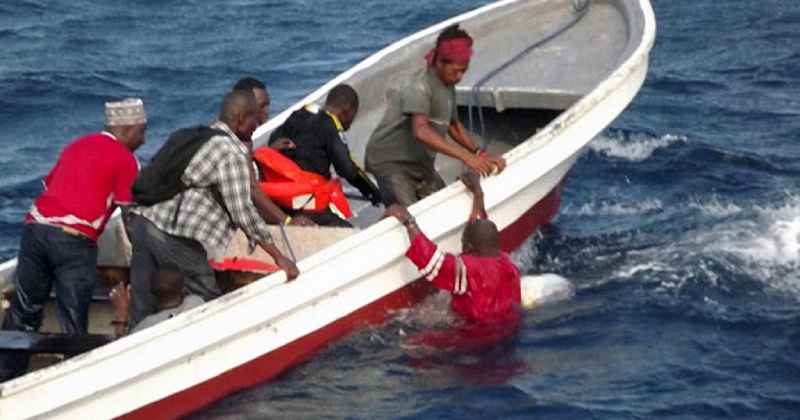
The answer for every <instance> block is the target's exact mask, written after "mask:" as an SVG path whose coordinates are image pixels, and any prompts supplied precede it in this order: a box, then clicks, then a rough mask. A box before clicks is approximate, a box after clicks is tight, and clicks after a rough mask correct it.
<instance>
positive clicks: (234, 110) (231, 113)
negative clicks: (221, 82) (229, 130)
mask: <svg viewBox="0 0 800 420" xmlns="http://www.w3.org/2000/svg"><path fill="white" fill-rule="evenodd" d="M255 110H256V97H255V96H253V91H252V90H250V89H247V90H232V91H230V92H229V93H228V94H227V95H225V97H224V98H222V105H220V109H219V120H220V121H222V122H224V123H225V124H228V126H229V127H232V126H233V124H234V123H235V122H236V120H237V118H239V116H240V115H242V114H244V113H246V112H250V111H255Z"/></svg>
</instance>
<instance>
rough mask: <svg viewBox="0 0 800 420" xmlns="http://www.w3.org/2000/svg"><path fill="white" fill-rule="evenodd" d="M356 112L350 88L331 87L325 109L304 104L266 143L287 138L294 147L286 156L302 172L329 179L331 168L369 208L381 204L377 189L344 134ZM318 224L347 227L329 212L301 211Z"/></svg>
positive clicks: (356, 97)
mask: <svg viewBox="0 0 800 420" xmlns="http://www.w3.org/2000/svg"><path fill="white" fill-rule="evenodd" d="M357 113H358V94H357V93H356V91H355V89H353V88H352V87H351V86H350V85H347V84H340V85H337V86H334V87H333V89H331V91H330V92H328V96H327V98H326V99H325V106H324V107H323V108H322V109H319V107H317V106H313V105H308V106H305V107H304V108H302V109H299V110H297V111H295V112H293V113H292V115H291V116H289V118H288V119H287V120H286V122H285V123H284V124H283V125H281V126H280V127H279V128H278V129H277V130H275V131H274V132H273V133H272V135H271V136H270V144H271V145H272V144H275V143H276V142H280V141H283V139H287V138H288V139H291V140H292V141H293V143H294V145H295V148H294V150H293V153H291V154H288V155H289V157H291V158H292V160H294V161H295V162H296V163H297V164H298V166H300V168H302V169H303V170H304V171H308V172H314V173H317V174H320V175H322V176H323V177H325V178H326V179H330V178H331V165H333V167H334V169H336V174H338V175H339V176H341V177H342V178H344V179H346V180H347V182H349V183H350V185H352V186H354V187H356V188H358V190H359V191H360V192H361V194H362V195H363V196H364V197H366V198H367V199H368V200H369V201H370V202H372V204H373V205H378V204H379V203H380V202H381V195H380V192H379V190H378V187H377V186H375V184H374V183H373V182H372V180H370V179H369V177H368V176H367V174H366V173H365V172H364V171H363V170H362V169H361V168H359V167H358V165H357V164H356V163H355V162H353V159H352V158H351V156H350V149H349V148H348V147H347V143H346V141H347V140H346V138H345V136H344V133H345V132H346V131H347V130H349V129H350V126H351V125H352V124H353V120H355V118H356V114H357ZM302 214H305V215H306V216H308V217H309V218H310V219H311V220H313V221H315V222H316V223H319V224H320V225H328V226H345V227H349V226H350V224H349V223H348V222H347V221H345V220H343V219H341V218H340V217H339V216H337V215H336V214H334V213H333V212H331V211H330V210H328V211H326V212H323V213H314V212H303V213H302Z"/></svg>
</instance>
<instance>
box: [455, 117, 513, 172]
mask: <svg viewBox="0 0 800 420" xmlns="http://www.w3.org/2000/svg"><path fill="white" fill-rule="evenodd" d="M448 133H449V134H450V137H452V138H453V140H455V141H456V143H458V144H460V145H462V146H464V148H465V149H467V150H469V151H470V153H472V154H475V155H480V156H484V157H485V158H486V159H488V160H489V161H490V162H491V163H492V165H493V166H494V167H495V168H497V173H500V172H503V170H504V169H505V168H506V160H505V159H503V158H502V157H500V156H495V155H492V154H490V153H488V152H486V151H481V150H480V148H479V147H478V145H477V143H476V142H475V140H474V139H473V138H472V136H470V135H469V134H468V131H467V129H466V128H464V124H461V121H458V120H455V121H453V122H452V123H451V124H450V127H449V128H448Z"/></svg>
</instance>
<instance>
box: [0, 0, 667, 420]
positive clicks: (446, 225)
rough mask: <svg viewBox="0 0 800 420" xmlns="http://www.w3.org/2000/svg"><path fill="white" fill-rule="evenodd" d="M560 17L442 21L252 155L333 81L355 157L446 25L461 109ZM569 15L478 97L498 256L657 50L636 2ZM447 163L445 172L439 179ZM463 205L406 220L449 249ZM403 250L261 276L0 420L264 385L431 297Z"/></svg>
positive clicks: (534, 223)
mask: <svg viewBox="0 0 800 420" xmlns="http://www.w3.org/2000/svg"><path fill="white" fill-rule="evenodd" d="M578 3H584V2H578ZM574 4H575V3H573V2H569V1H560V0H550V1H546V0H538V1H522V0H506V1H500V2H497V3H494V4H490V5H488V6H485V7H482V8H480V9H477V10H475V11H472V12H469V13H466V14H463V15H461V16H458V17H456V18H453V19H450V20H448V21H445V22H442V23H440V24H438V25H435V26H433V27H431V28H428V29H426V30H424V31H421V32H419V33H416V34H414V35H411V36H409V37H407V38H405V39H403V40H401V41H399V42H397V43H394V44H392V45H390V46H389V47H387V48H385V49H383V50H381V51H380V52H378V53H376V54H374V55H373V56H371V57H369V58H367V59H366V60H364V61H363V62H361V63H359V64H358V65H356V66H355V67H353V68H352V69H350V70H348V71H347V72H345V73H343V74H342V75H340V76H339V77H337V78H335V79H333V80H331V81H330V82H329V83H327V84H325V85H324V86H322V87H321V88H320V89H318V90H317V91H315V92H314V93H312V94H310V95H309V96H308V97H306V98H305V99H304V100H302V101H300V102H298V103H297V104H295V105H294V106H293V107H292V108H291V109H289V110H287V111H285V112H283V113H282V114H280V115H279V116H277V117H276V118H275V119H273V120H272V121H270V122H269V123H268V124H267V125H265V126H264V127H261V128H260V129H259V131H258V132H257V135H259V136H261V137H260V138H261V140H262V142H263V139H264V136H265V135H266V134H268V133H269V132H270V131H271V130H273V129H274V128H275V127H277V126H278V125H279V124H280V123H282V121H283V120H285V118H286V117H287V116H288V115H289V113H290V112H291V111H292V110H294V109H297V108H299V107H300V106H302V105H303V104H304V103H308V102H320V101H321V100H322V98H324V95H325V94H326V92H327V91H328V90H329V89H330V88H331V87H333V86H334V85H336V84H338V83H342V82H347V83H351V84H352V85H353V86H355V87H356V89H357V90H358V92H359V95H360V96H361V98H362V107H361V109H362V111H361V114H360V115H359V119H357V120H356V124H354V126H353V128H352V129H351V133H350V137H351V138H352V139H354V140H353V143H351V148H353V149H354V151H355V152H356V154H362V153H363V148H364V142H365V141H366V138H368V135H369V133H370V132H371V131H372V130H373V129H374V127H375V125H376V124H377V122H378V120H379V119H380V116H381V115H382V112H383V109H384V104H383V102H382V101H383V99H382V98H383V92H384V90H385V87H386V84H387V78H389V77H390V76H389V75H397V74H401V73H402V72H404V71H408V70H410V69H412V68H414V67H418V66H419V65H420V64H421V59H420V57H422V55H424V52H425V51H426V50H427V49H428V48H430V46H431V44H432V42H433V39H434V38H435V36H436V34H437V33H438V32H439V31H441V30H442V29H443V28H444V27H446V26H448V25H450V24H453V23H457V22H460V23H462V26H463V27H464V28H465V29H467V31H469V32H470V33H472V34H473V35H474V36H475V38H476V46H475V49H476V56H475V60H474V64H473V68H472V69H471V70H470V72H469V73H468V77H466V78H465V80H464V81H463V83H462V85H461V86H459V88H458V98H459V103H460V105H462V106H464V107H465V106H466V105H468V104H469V102H470V101H471V100H473V99H472V98H473V92H472V87H473V84H475V83H476V82H477V81H478V80H479V79H480V78H481V77H482V75H483V74H485V73H486V72H488V71H490V67H492V65H491V63H495V64H499V63H503V62H505V61H507V60H508V59H509V58H510V57H513V56H515V55H517V54H518V53H519V52H520V51H523V50H524V49H525V48H526V46H529V45H531V44H533V43H535V42H536V41H537V39H539V38H537V37H540V36H547V34H548V33H551V32H553V31H557V30H558V27H559V25H563V24H564V22H569V20H570V19H571V18H572V17H573V16H574V13H576V9H580V10H582V9H581V8H580V7H575V5H574ZM578 6H580V4H578ZM582 13H585V16H583V17H582V18H581V20H580V22H577V23H575V24H574V25H573V26H572V27H571V28H569V30H567V31H565V32H564V33H563V34H561V35H559V36H557V37H555V38H553V39H552V41H550V42H548V43H546V44H544V45H542V46H541V48H539V49H535V50H533V51H532V52H530V54H529V55H525V56H524V57H523V58H522V59H520V60H519V61H518V62H516V63H514V64H513V66H511V67H510V68H509V69H508V70H506V72H505V73H501V74H500V75H498V76H497V77H495V78H493V79H492V80H490V81H488V82H487V83H486V84H485V85H484V86H482V87H480V88H479V89H478V90H477V91H476V93H477V95H478V97H479V102H480V104H481V105H482V106H483V112H484V117H485V119H486V122H487V125H486V126H487V131H486V133H485V136H484V139H485V140H486V141H487V142H488V143H489V148H490V150H491V149H492V148H494V149H495V150H499V151H505V150H507V152H506V153H505V157H506V159H507V161H508V168H507V169H506V171H504V172H503V173H502V174H500V175H498V176H494V177H490V178H488V179H487V180H486V181H485V183H484V190H485V195H486V203H487V208H488V209H489V213H490V215H491V218H492V219H493V220H494V221H495V222H496V223H497V224H498V226H499V227H500V228H501V229H502V240H503V246H504V248H505V249H507V250H513V249H515V248H517V247H518V246H520V245H521V244H522V243H523V242H524V241H525V240H526V239H527V238H528V237H529V236H530V235H531V234H532V233H533V232H534V231H535V229H536V228H537V227H538V226H540V225H542V224H544V223H547V222H548V221H550V220H551V219H552V218H553V217H554V215H555V214H556V211H557V208H558V205H559V202H560V184H561V183H562V181H563V180H564V177H565V176H566V174H567V172H568V171H569V169H570V168H571V167H572V165H573V164H574V163H575V161H576V159H577V158H578V157H579V155H580V152H581V151H582V149H583V148H584V147H585V146H586V144H587V143H588V142H589V141H590V140H591V139H592V138H593V137H594V136H596V135H597V134H598V133H599V132H600V131H601V130H603V129H604V128H605V127H606V126H607V125H608V124H609V123H610V122H611V121H612V120H613V119H614V118H615V117H616V116H617V115H618V114H619V113H620V112H622V110H623V109H624V108H625V107H626V106H627V105H628V103H630V101H631V100H632V98H633V97H634V96H635V94H636V92H637V91H638V89H639V88H640V87H641V85H642V83H643V81H644V78H645V75H646V71H647V65H648V54H649V51H650V49H651V48H652V45H653V41H654V37H655V20H654V16H653V12H652V9H651V7H650V4H649V2H648V0H605V1H595V2H589V4H588V9H587V10H586V11H585V12H582ZM498 45H502V46H503V48H499V47H498ZM602 51H605V53H603V52H602ZM482 72H483V73H482ZM489 106H491V108H490V107H489ZM546 109H555V110H562V109H565V110H564V111H563V112H561V113H560V114H559V115H558V116H557V117H556V118H555V119H552V121H549V123H546V125H544V127H540V125H539V124H538V123H537V119H541V117H540V116H541V114H542V113H544V114H547V113H546V112H544V111H542V110H546ZM499 111H502V112H499ZM552 115H555V114H552ZM548 119H549V118H548ZM538 128H541V129H540V130H539V131H538V132H537V129H538ZM447 165H448V163H447V162H446V161H445V162H443V170H445V171H447ZM451 172H452V171H451ZM450 177H451V179H452V175H451V176H450ZM470 203H471V197H470V195H469V194H468V193H467V192H466V191H465V189H464V187H463V185H461V184H460V183H452V184H451V185H449V186H448V187H447V188H445V189H444V190H442V191H439V192H438V193H436V194H434V195H432V196H430V197H428V198H426V199H425V200H422V201H421V202H419V203H417V204H415V205H414V206H412V207H411V211H412V213H413V214H415V216H416V218H417V220H418V223H419V224H420V226H421V227H422V229H423V230H424V231H425V232H427V233H428V235H429V236H430V237H432V238H433V239H435V240H436V242H437V243H438V244H439V245H440V246H442V247H444V248H445V249H448V250H453V251H455V250H458V249H459V245H460V244H459V236H460V231H461V229H462V228H463V225H464V223H465V221H466V219H467V213H468V211H469V208H470ZM110 243H112V245H109V246H113V241H111V242H110ZM407 246H408V239H407V237H406V234H405V231H404V229H403V227H402V226H401V225H400V224H399V223H398V222H397V221H395V220H393V219H386V220H382V221H379V222H378V223H375V224H373V225H372V226H370V227H368V228H367V229H365V230H362V231H360V232H358V233H356V234H354V235H352V236H349V237H347V238H345V239H343V240H341V241H339V242H337V243H335V244H334V245H332V246H329V247H327V248H325V249H323V250H321V251H319V252H317V253H315V254H313V255H311V256H309V257H307V258H305V259H303V260H302V261H300V263H299V268H300V270H301V273H302V275H301V276H300V278H298V279H297V280H296V281H294V282H291V283H285V282H284V281H285V278H284V276H283V274H282V273H276V274H273V275H271V276H269V277H266V278H264V279H261V280H259V281H257V282H255V283H253V284H250V285H249V286H247V287H244V288H241V289H238V290H235V291H233V292H230V293H229V294H226V295H225V296H223V297H221V298H219V299H216V300H214V301H212V302H209V303H207V304H205V305H203V306H201V307H199V308H196V309H194V310H192V311H190V312H187V313H185V314H181V315H180V316H177V317H175V318H173V319H170V320H168V321H165V322H163V323H161V324H158V325H156V326H154V327H152V328H149V329H146V330H144V331H142V332H140V333H137V334H133V335H130V336H128V337H125V338H123V339H120V340H117V341H115V342H112V343H110V344H108V345H106V346H103V347H100V348H97V349H95V350H93V351H90V352H88V353H85V354H83V355H80V356H77V357H74V358H71V359H68V360H66V361H64V362H61V363H59V364H57V365H54V366H51V367H48V368H44V369H41V370H38V371H34V372H31V373H29V374H27V375H25V376H23V377H21V378H17V379H15V380H12V381H9V382H6V383H3V384H0V416H2V417H3V418H28V417H61V418H80V417H85V416H86V414H87V413H91V415H92V416H93V417H103V418H105V417H118V416H124V417H131V418H146V417H150V416H157V417H159V418H163V417H174V416H178V415H181V414H185V413H188V412H191V411H193V410H196V409H198V408H200V407H202V406H204V405H207V404H209V403H211V402H213V401H215V400H217V399H219V398H221V397H223V396H225V395H228V394H230V393H232V392H235V391H237V390H239V389H242V388H245V387H248V386H252V385H253V384H256V383H259V382H263V381H265V380H267V379H269V378H272V377H274V376H276V375H277V374H279V373H280V372H282V371H284V370H285V369H287V368H289V367H291V366H293V365H295V364H297V363H298V362H300V361H302V360H303V359H305V358H307V357H310V356H311V355H312V354H313V353H314V352H316V351H318V350H319V349H320V348H321V347H323V346H324V345H325V344H327V343H330V342H332V341H334V340H336V339H338V338H340V337H341V336H343V335H345V334H347V333H349V332H350V331H352V330H353V329H354V328H356V327H358V326H359V325H363V324H367V323H373V322H380V321H382V320H383V319H385V317H386V316H387V313H389V311H391V310H393V309H397V308H404V307H408V306H410V305H413V304H414V303H416V302H418V301H419V300H420V299H422V298H424V297H425V296H427V295H428V294H429V293H430V288H429V287H428V285H427V284H426V283H425V282H424V281H421V280H417V278H418V275H419V274H418V272H417V271H416V269H415V268H414V267H413V266H412V265H411V264H410V263H408V262H407V261H406V260H405V258H404V257H403V253H404V251H405V249H406V248H407ZM15 264H16V262H15V261H9V262H6V263H3V264H2V265H0V286H3V285H5V286H6V287H8V285H9V282H10V278H11V276H12V273H13V269H14V266H15Z"/></svg>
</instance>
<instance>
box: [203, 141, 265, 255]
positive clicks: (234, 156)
mask: <svg viewBox="0 0 800 420" xmlns="http://www.w3.org/2000/svg"><path fill="white" fill-rule="evenodd" d="M250 164H251V162H250V160H249V159H248V157H247V156H245V155H244V154H242V153H238V152H235V151H231V152H230V153H225V154H224V155H222V156H220V161H219V162H217V181H218V183H217V185H218V187H219V192H220V193H221V194H222V201H223V202H224V203H225V207H227V209H228V212H229V213H230V215H231V218H233V222H234V223H235V224H236V225H237V226H238V227H239V228H241V229H242V230H243V231H244V233H245V234H246V235H247V237H248V238H250V241H251V246H252V245H253V241H257V242H265V243H269V242H272V237H271V236H270V234H269V231H268V230H267V225H266V223H265V222H264V220H263V219H262V218H261V216H260V215H259V214H258V210H256V207H255V204H253V200H252V198H251V196H250Z"/></svg>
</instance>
